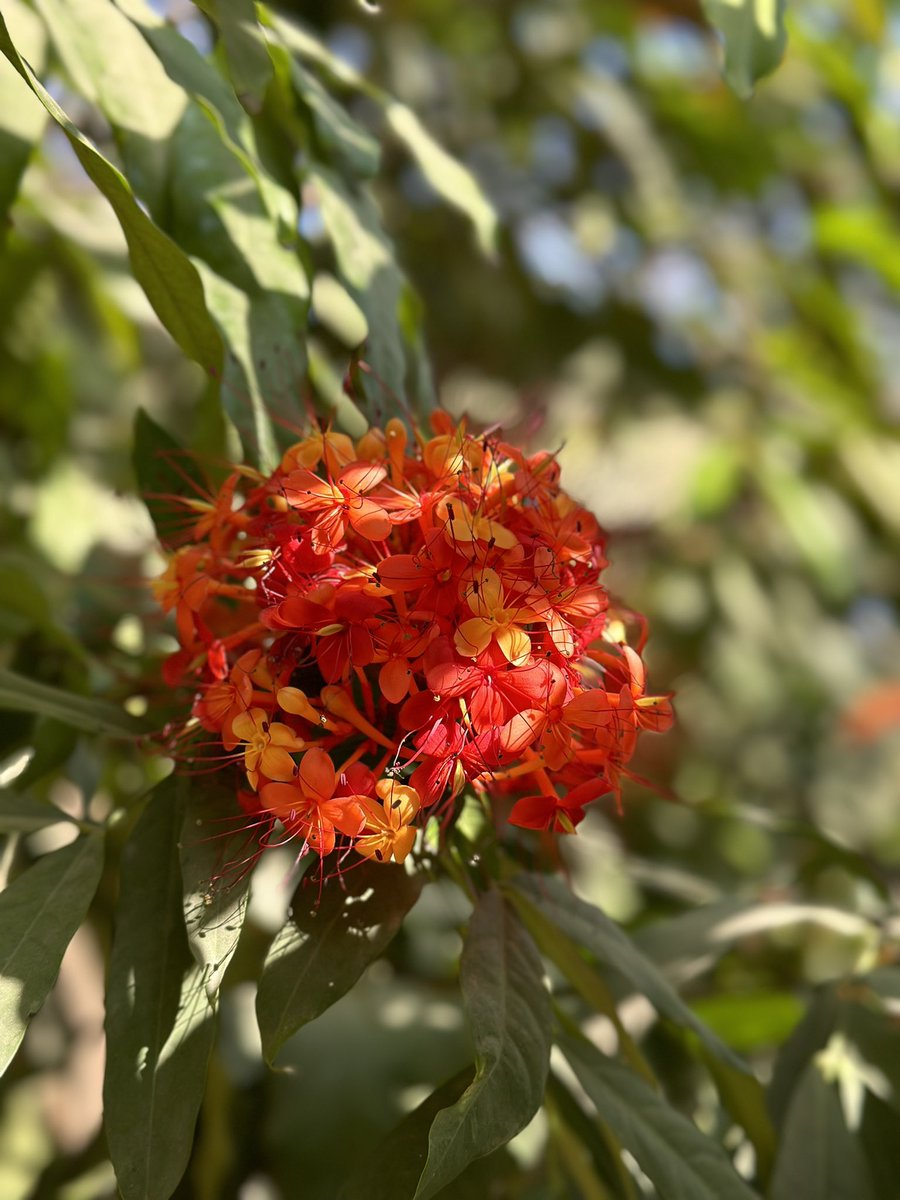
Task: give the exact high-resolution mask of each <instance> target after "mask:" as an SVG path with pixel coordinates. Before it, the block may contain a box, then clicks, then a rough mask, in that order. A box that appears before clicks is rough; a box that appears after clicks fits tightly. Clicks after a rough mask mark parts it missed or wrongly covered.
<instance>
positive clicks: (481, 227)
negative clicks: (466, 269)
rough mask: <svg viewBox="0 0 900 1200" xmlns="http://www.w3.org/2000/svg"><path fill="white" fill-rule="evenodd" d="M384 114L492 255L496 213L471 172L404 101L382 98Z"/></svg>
mask: <svg viewBox="0 0 900 1200" xmlns="http://www.w3.org/2000/svg"><path fill="white" fill-rule="evenodd" d="M384 115H385V119H386V120H387V123H388V125H389V126H390V128H391V130H392V131H393V132H394V134H395V135H396V136H397V137H398V138H399V139H400V141H401V142H403V144H404V145H405V146H406V149H407V150H408V151H409V152H410V154H411V155H412V157H413V158H414V160H415V161H416V162H417V163H418V165H419V168H420V170H421V171H422V174H423V175H424V176H425V178H426V179H427V180H428V182H429V183H430V184H431V186H432V187H433V188H434V190H435V191H436V192H437V193H438V195H439V196H441V197H442V198H443V199H444V200H446V201H447V203H448V204H452V205H453V207H454V208H458V209H459V210H460V212H461V213H463V215H464V216H467V217H468V218H469V220H470V221H471V222H472V225H473V227H474V229H475V233H476V235H477V237H478V245H479V246H480V247H481V250H482V252H483V253H484V254H485V255H487V257H488V258H495V257H496V254H497V213H496V211H495V209H494V206H493V205H492V204H491V202H490V201H489V200H488V199H487V197H486V196H485V194H484V192H483V191H482V188H481V185H480V184H479V183H478V181H477V179H476V178H475V176H474V175H473V174H472V172H471V171H470V170H469V169H468V167H464V166H463V164H462V163H461V162H459V161H458V159H455V158H454V157H453V155H452V154H448V153H447V151H446V150H445V149H444V148H443V146H441V145H440V143H439V142H436V141H435V139H434V138H433V137H432V136H431V134H430V133H429V132H428V130H427V129H426V128H425V126H424V125H423V124H422V122H421V121H420V120H419V118H418V116H417V115H416V114H415V113H414V112H413V110H412V109H411V108H408V107H407V106H406V105H405V104H400V103H399V101H397V100H392V99H391V100H387V99H386V101H385V106H384Z"/></svg>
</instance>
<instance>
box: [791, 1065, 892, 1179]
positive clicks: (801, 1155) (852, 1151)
mask: <svg viewBox="0 0 900 1200" xmlns="http://www.w3.org/2000/svg"><path fill="white" fill-rule="evenodd" d="M799 1196H815V1198H816V1200H874V1196H873V1192H872V1188H871V1183H870V1181H869V1173H868V1168H867V1166H866V1161H865V1159H864V1157H863V1154H862V1149H861V1147H860V1145H859V1142H858V1141H857V1139H856V1138H855V1137H854V1136H853V1134H851V1133H850V1131H849V1130H848V1129H847V1126H846V1123H845V1121H844V1114H843V1113H842V1111H841V1102H840V1099H839V1098H838V1093H837V1089H836V1087H835V1086H834V1084H831V1083H826V1081H825V1080H824V1079H823V1078H822V1075H821V1074H820V1072H819V1070H818V1068H817V1067H816V1066H815V1064H814V1063H810V1064H809V1065H808V1066H807V1068H806V1070H805V1071H804V1073H803V1076H802V1077H801V1079H800V1082H799V1084H798V1085H797V1087H796V1089H795V1091H794V1095H793V1097H792V1099H791V1105H790V1108H789V1109H788V1114H787V1119H786V1120H785V1125H784V1130H783V1133H782V1137H781V1143H780V1146H779V1150H778V1158H777V1160H776V1162H775V1171H774V1174H773V1177H772V1191H771V1200H797V1197H799Z"/></svg>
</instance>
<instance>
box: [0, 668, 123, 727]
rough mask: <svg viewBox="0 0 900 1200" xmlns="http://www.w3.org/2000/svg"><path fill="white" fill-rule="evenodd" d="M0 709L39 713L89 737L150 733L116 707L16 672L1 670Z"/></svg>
mask: <svg viewBox="0 0 900 1200" xmlns="http://www.w3.org/2000/svg"><path fill="white" fill-rule="evenodd" d="M0 709H9V710H11V711H12V712H27V713H38V714H39V715H41V716H45V717H54V718H55V719H56V720H57V721H62V722H63V724H65V725H71V726H72V727H73V728H74V729H81V730H83V731H84V732H85V733H104V734H107V735H108V736H109V737H121V738H136V737H139V736H140V735H141V734H142V733H144V732H146V730H145V727H144V725H143V724H142V723H141V722H140V721H137V720H135V719H134V717H130V716H129V715H128V713H126V712H124V711H123V710H122V709H120V708H116V706H115V705H114V704H106V703H104V702H103V701H102V700H91V699H89V697H87V696H79V695H77V694H76V693H75V692H66V691H63V689H62V688H57V687H51V686H50V685H49V684H47V683H36V682H35V681H34V680H33V679H28V678H26V676H24V675H18V674H17V673H16V672H15V671H7V670H6V669H5V668H2V667H0Z"/></svg>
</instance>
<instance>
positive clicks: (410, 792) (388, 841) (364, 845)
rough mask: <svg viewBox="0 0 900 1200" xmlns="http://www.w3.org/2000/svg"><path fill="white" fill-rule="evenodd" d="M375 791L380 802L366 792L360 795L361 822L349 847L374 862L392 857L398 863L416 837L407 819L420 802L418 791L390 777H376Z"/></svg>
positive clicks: (386, 860)
mask: <svg viewBox="0 0 900 1200" xmlns="http://www.w3.org/2000/svg"><path fill="white" fill-rule="evenodd" d="M375 792H376V794H377V795H378V798H379V799H380V800H381V804H377V803H376V802H375V800H373V799H372V798H371V797H370V796H365V797H361V801H362V810H363V818H364V820H365V826H364V829H363V832H362V833H361V834H360V836H359V837H358V838H357V839H356V841H355V842H354V843H353V848H354V850H357V851H358V852H359V853H360V854H362V855H363V856H364V857H365V858H374V859H376V860H377V861H378V862H390V860H391V859H392V858H393V859H394V861H395V862H398V863H402V862H403V861H404V859H405V858H406V856H407V855H408V854H409V852H410V850H412V848H413V843H414V842H415V840H416V831H415V829H413V828H411V822H412V821H413V820H414V819H415V816H416V814H417V813H418V811H419V809H420V808H421V806H422V802H421V800H420V799H419V793H418V792H417V791H416V789H415V788H412V787H408V786H407V785H406V784H404V783H397V781H396V780H394V779H380V780H379V781H378V783H377V784H376V785H375Z"/></svg>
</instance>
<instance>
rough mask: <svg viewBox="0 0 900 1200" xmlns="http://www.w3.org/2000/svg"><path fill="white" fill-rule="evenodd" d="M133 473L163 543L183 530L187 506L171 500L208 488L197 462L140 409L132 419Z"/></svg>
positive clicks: (193, 497) (194, 494) (188, 496)
mask: <svg viewBox="0 0 900 1200" xmlns="http://www.w3.org/2000/svg"><path fill="white" fill-rule="evenodd" d="M132 459H133V462H134V473H135V475H136V476H137V482H138V488H139V489H140V492H141V495H142V497H143V500H144V503H145V504H146V505H147V509H148V511H149V513H150V516H151V517H152V519H153V524H154V526H155V528H156V532H157V535H158V536H159V540H160V541H161V542H162V543H163V544H164V545H165V544H167V543H169V541H170V540H171V538H172V537H173V535H175V534H177V533H179V532H181V531H182V530H183V529H184V522H185V517H186V516H187V515H188V510H187V509H182V510H179V508H178V506H177V504H175V503H174V502H173V500H172V499H171V498H172V497H173V496H184V497H186V498H188V499H192V500H196V499H197V498H198V497H200V496H203V495H204V494H205V493H206V491H207V484H206V480H204V478H203V473H202V472H201V471H200V469H199V468H198V466H197V463H196V461H195V460H194V459H193V458H192V457H191V456H190V455H189V454H186V453H185V451H184V448H183V447H182V446H179V444H178V442H176V441H175V439H174V438H173V437H172V436H171V434H169V433H167V432H166V430H165V429H163V428H162V426H161V425H158V424H157V423H156V421H154V420H153V418H152V417H151V416H149V415H148V414H147V413H146V412H145V411H144V410H143V409H142V408H139V409H138V411H137V414H136V416H135V419H134V449H133V452H132Z"/></svg>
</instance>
